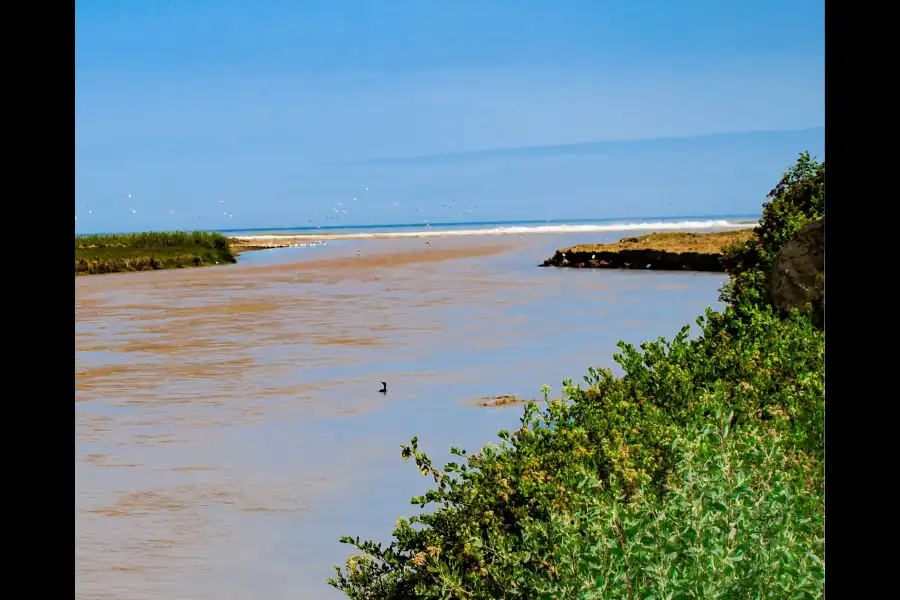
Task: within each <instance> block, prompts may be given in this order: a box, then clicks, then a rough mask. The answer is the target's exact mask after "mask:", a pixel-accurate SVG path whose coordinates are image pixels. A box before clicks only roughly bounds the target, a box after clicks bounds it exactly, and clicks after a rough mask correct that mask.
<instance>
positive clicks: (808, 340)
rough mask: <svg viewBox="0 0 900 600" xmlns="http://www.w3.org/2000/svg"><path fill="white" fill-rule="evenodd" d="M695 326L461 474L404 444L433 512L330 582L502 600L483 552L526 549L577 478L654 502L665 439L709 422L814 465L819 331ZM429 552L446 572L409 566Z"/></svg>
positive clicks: (727, 319) (535, 417) (565, 507)
mask: <svg viewBox="0 0 900 600" xmlns="http://www.w3.org/2000/svg"><path fill="white" fill-rule="evenodd" d="M700 323H701V326H702V327H703V334H702V335H701V336H699V337H698V338H697V339H695V340H689V339H688V337H687V328H685V329H684V330H682V331H681V332H680V333H679V334H678V335H677V336H676V337H675V338H674V339H673V340H672V341H666V340H659V341H656V342H648V343H645V344H643V345H642V346H641V349H640V350H638V349H637V348H634V347H633V346H630V345H627V344H620V346H621V348H622V354H621V355H617V356H616V360H617V361H618V362H619V364H620V365H621V366H622V368H623V369H624V371H625V375H624V376H622V377H614V376H612V375H611V373H610V372H609V371H603V370H601V371H596V370H591V372H590V374H589V375H588V376H587V377H586V378H585V383H586V384H587V387H586V388H584V389H582V388H580V387H575V386H572V385H571V383H570V382H566V385H565V387H564V390H563V400H562V401H556V402H554V401H548V405H547V408H546V409H545V410H544V411H539V410H538V408H537V406H536V405H534V404H529V405H528V406H526V408H525V414H524V415H523V417H522V419H521V427H520V428H519V429H518V430H517V431H515V432H513V433H510V432H506V431H501V432H500V434H499V437H500V439H501V444H500V445H499V446H496V447H495V446H491V445H488V446H486V447H485V448H483V449H482V450H481V452H479V453H477V454H474V455H471V456H470V455H467V454H466V452H465V451H463V450H459V449H453V450H452V452H453V454H455V455H457V456H459V457H461V458H462V459H463V460H464V462H463V464H454V463H451V464H448V465H447V466H445V468H444V470H443V471H441V470H438V469H436V468H435V467H434V466H433V465H432V464H431V462H430V460H429V459H428V457H427V455H425V454H423V453H421V452H419V450H418V445H417V440H416V439H413V441H412V443H411V444H410V446H407V447H404V449H403V456H404V458H410V457H413V458H415V460H416V464H417V467H418V468H419V470H420V471H421V472H422V473H423V474H425V475H430V476H432V477H433V479H434V481H435V482H436V483H437V487H436V489H432V490H429V491H427V492H426V493H425V494H424V495H423V496H421V497H418V498H413V499H412V503H413V504H419V505H420V507H422V508H424V507H425V506H426V505H433V507H434V510H433V511H432V512H429V513H425V514H421V515H419V516H416V517H412V518H411V519H409V520H401V521H400V522H399V523H398V526H397V528H396V529H395V531H394V538H395V539H394V541H393V542H392V543H391V544H390V545H389V546H388V547H386V548H384V547H382V546H380V545H376V544H373V543H371V542H360V541H359V540H358V539H355V540H352V539H350V538H344V539H342V541H343V542H345V543H350V544H353V545H355V546H356V547H357V548H358V549H359V550H360V551H362V553H363V556H362V557H352V558H351V559H350V561H348V563H347V570H346V574H344V573H342V572H341V571H340V570H338V578H337V579H333V580H331V583H332V585H335V586H336V587H338V588H339V589H342V590H343V591H344V592H346V593H347V595H348V597H350V598H408V597H422V598H430V597H435V598H437V597H452V598H463V597H479V598H499V597H504V593H506V592H508V590H507V587H508V585H509V584H510V580H508V579H504V578H502V577H500V575H499V574H498V573H499V571H498V570H497V569H500V570H503V569H505V568H506V567H505V566H502V565H501V566H497V565H495V564H494V561H495V557H496V553H487V552H485V551H484V550H483V548H484V547H485V546H486V545H491V547H502V548H503V549H504V551H505V552H511V553H516V552H522V551H524V549H523V548H524V546H523V544H525V541H524V540H525V537H524V536H525V531H526V530H527V528H528V527H532V526H534V523H545V524H547V523H550V522H551V520H552V518H553V515H554V514H558V513H560V512H563V513H570V512H571V511H573V510H575V508H576V507H577V506H578V505H579V504H578V503H579V502H583V501H584V499H583V498H582V496H583V492H582V491H581V488H580V487H579V485H578V484H577V483H576V482H580V481H581V480H583V479H584V477H586V476H587V477H590V478H592V480H594V481H596V482H597V483H598V485H600V486H605V487H607V488H609V489H613V490H616V491H617V493H618V494H620V495H621V496H622V497H624V498H626V499H627V500H628V501H630V502H634V501H646V502H663V501H664V499H665V498H666V494H668V493H670V492H671V488H670V486H669V481H670V476H671V473H672V470H673V468H675V466H676V465H677V464H678V460H679V456H678V452H677V451H676V449H675V447H673V442H674V441H675V440H677V439H679V436H680V435H681V434H682V432H683V431H684V429H685V427H688V426H689V425H690V424H691V423H694V422H695V421H696V419H697V418H704V416H706V417H708V416H709V415H712V414H715V413H716V412H718V413H722V412H727V413H733V415H734V416H733V418H732V420H731V421H730V422H729V427H737V428H738V429H741V428H742V427H744V426H745V425H747V426H752V427H762V426H763V425H765V426H766V427H767V428H769V429H770V430H772V431H773V432H774V433H773V435H778V436H780V439H781V442H780V444H781V446H782V447H785V448H788V449H790V451H791V452H794V453H801V454H803V455H809V456H813V457H814V456H818V455H820V454H821V453H822V439H823V436H822V424H823V416H824V384H823V381H822V378H821V372H822V368H823V359H824V336H823V334H822V333H820V332H817V331H816V330H815V329H814V328H813V327H812V326H811V325H810V323H809V321H808V319H806V318H805V317H803V316H801V315H799V314H796V313H795V314H794V315H792V316H791V317H790V318H788V319H786V320H782V319H780V318H778V317H777V316H776V315H774V314H772V313H771V311H765V312H758V313H756V314H755V317H754V318H753V320H751V321H750V322H747V321H745V320H743V319H739V318H737V317H736V316H735V314H734V312H733V311H726V312H725V313H724V314H716V313H712V312H709V313H708V314H707V317H706V319H701V320H700ZM817 373H818V375H817ZM545 393H546V392H545ZM438 548H439V549H440V555H441V557H443V558H442V559H441V560H442V561H445V562H442V563H441V564H442V565H443V566H442V567H441V569H439V570H437V571H435V570H434V569H431V568H430V567H428V568H426V565H431V564H432V563H428V562H427V561H426V562H425V563H422V564H418V563H421V561H422V560H423V558H424V557H429V556H431V555H432V554H434V553H435V552H437V550H435V549H438ZM429 549H431V550H429ZM432 566H433V565H432ZM485 573H495V576H491V577H487V576H486V575H485ZM447 590H450V591H451V592H452V593H451V594H450V595H449V596H442V595H441V594H443V593H444V592H445V591H447ZM453 590H455V591H453ZM506 597H509V596H508V595H507V596H506ZM522 597H526V596H522Z"/></svg>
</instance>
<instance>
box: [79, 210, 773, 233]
mask: <svg viewBox="0 0 900 600" xmlns="http://www.w3.org/2000/svg"><path fill="white" fill-rule="evenodd" d="M727 218H738V219H751V218H752V219H758V218H759V215H758V214H750V213H746V214H741V213H733V214H700V215H675V216H671V217H664V216H647V217H635V216H630V217H603V218H600V217H571V218H563V219H511V220H497V221H447V222H440V223H428V222H426V223H380V224H361V225H326V226H318V227H317V226H310V225H302V226H297V227H237V228H231V229H185V228H183V229H165V230H164V229H144V230H141V231H107V232H83V233H76V234H75V236H76V237H77V236H83V235H124V234H133V233H148V232H157V233H163V232H166V231H186V232H187V231H191V232H193V231H200V232H204V233H213V232H217V233H235V232H242V231H301V230H304V231H306V230H309V231H317V230H318V231H325V230H328V231H333V230H339V229H384V228H399V227H454V226H459V225H518V224H535V223H553V224H567V223H578V222H581V223H584V222H623V223H638V222H642V223H648V222H654V221H663V220H666V221H671V220H678V219H680V220H683V221H686V220H698V219H707V220H713V219H727Z"/></svg>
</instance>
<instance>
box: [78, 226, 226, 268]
mask: <svg viewBox="0 0 900 600" xmlns="http://www.w3.org/2000/svg"><path fill="white" fill-rule="evenodd" d="M236 261H237V259H236V258H235V254H234V252H233V251H232V248H231V242H230V240H229V239H228V238H227V237H225V236H224V235H222V234H220V233H209V232H204V231H194V232H186V231H174V232H147V233H129V234H108V235H87V236H78V237H76V238H75V274H76V275H96V274H101V273H120V272H129V271H153V270H157V269H180V268H187V267H203V266H209V265H217V264H228V263H234V262H236Z"/></svg>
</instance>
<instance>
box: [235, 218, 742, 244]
mask: <svg viewBox="0 0 900 600" xmlns="http://www.w3.org/2000/svg"><path fill="white" fill-rule="evenodd" d="M750 223H751V222H750V221H744V220H734V221H728V220H725V219H703V220H691V221H643V222H612V223H555V224H547V225H538V224H534V225H530V226H494V227H474V226H471V225H470V226H469V227H467V228H462V229H440V228H438V226H423V228H422V229H417V230H414V231H372V232H361V233H313V232H310V233H280V234H273V233H267V234H257V235H242V236H235V237H232V238H231V244H232V246H233V247H234V248H235V250H236V251H238V252H247V251H252V250H264V249H269V248H287V247H298V246H309V245H315V244H320V243H323V242H326V241H336V240H374V239H402V238H449V237H471V236H494V235H537V234H562V233H569V234H575V233H579V234H592V233H613V232H622V233H625V232H630V231H656V232H659V231H697V230H713V231H715V230H719V231H721V230H725V231H730V230H735V229H742V228H745V227H747V225H749V224H750Z"/></svg>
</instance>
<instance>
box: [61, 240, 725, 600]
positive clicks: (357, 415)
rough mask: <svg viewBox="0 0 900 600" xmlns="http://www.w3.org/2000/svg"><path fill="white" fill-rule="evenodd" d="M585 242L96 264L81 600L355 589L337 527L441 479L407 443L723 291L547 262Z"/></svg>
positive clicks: (322, 250)
mask: <svg viewBox="0 0 900 600" xmlns="http://www.w3.org/2000/svg"><path fill="white" fill-rule="evenodd" d="M623 235H624V234H623V233H621V232H619V233H616V234H610V235H609V236H603V235H592V236H591V238H592V239H591V240H589V241H591V242H598V243H602V242H606V241H614V240H615V239H618V238H620V237H622V236H623ZM583 238H584V235H583V234H582V235H581V236H574V237H573V236H572V235H570V234H567V235H557V234H553V235H549V234H548V235H526V236H521V237H517V236H502V237H497V238H489V237H480V238H472V239H465V238H463V239H459V238H457V239H444V238H439V239H431V240H429V241H428V242H427V243H426V242H425V241H424V240H421V239H404V240H372V241H366V242H353V243H347V244H344V245H341V244H340V243H337V242H336V243H334V244H329V245H326V246H323V247H315V248H285V249H278V250H266V251H261V252H252V253H246V254H244V255H242V256H241V260H240V261H239V263H238V264H237V265H231V266H223V267H209V268H203V269H188V270H173V271H157V272H147V273H133V274H116V275H102V276H91V277H78V278H76V279H75V440H76V441H75V573H76V581H75V595H76V597H77V598H82V599H85V600H88V599H91V600H101V599H106V598H127V599H141V600H142V599H150V598H153V599H157V598H159V599H163V598H165V599H182V598H183V599H201V598H202V599H206V598H210V599H242V600H243V599H250V598H253V599H256V598H266V599H270V600H280V599H288V598H290V599H298V598H299V599H304V598H310V599H318V598H340V597H341V595H340V594H339V593H338V592H337V591H336V590H333V589H332V588H330V587H329V586H327V585H326V584H325V579H326V578H327V577H329V576H331V575H332V574H333V569H332V565H333V564H335V563H338V564H341V565H343V562H344V559H345V558H346V556H347V555H348V553H349V552H350V548H349V547H347V546H342V545H341V544H339V543H338V542H337V540H338V538H339V537H340V536H341V535H353V536H356V535H359V536H361V537H363V538H369V539H376V540H378V541H389V536H390V532H391V530H392V528H393V525H394V523H395V521H396V519H397V517H399V516H401V515H411V514H415V513H416V512H417V511H418V507H417V506H411V505H409V498H410V497H411V496H413V495H416V494H420V493H422V492H423V491H424V490H425V489H427V485H428V480H425V479H423V478H422V477H421V475H419V474H418V473H417V472H416V470H415V467H414V466H411V465H410V464H409V463H404V462H402V461H401V460H400V456H399V449H400V444H401V443H403V442H406V441H408V440H409V438H410V437H412V436H414V435H418V436H419V438H420V446H421V447H422V448H423V450H425V451H426V452H428V453H429V455H430V456H431V457H432V458H434V459H436V462H440V461H443V460H445V459H447V458H449V454H448V452H447V450H448V448H449V447H450V446H452V445H457V446H463V447H467V448H469V449H474V448H476V447H480V446H481V445H483V444H484V443H486V442H490V441H493V440H495V439H496V435H495V434H496V432H497V431H498V430H500V429H504V428H512V427H514V426H515V425H516V423H517V422H518V418H519V415H520V414H521V408H520V407H516V406H508V407H502V408H498V407H491V408H488V407H484V406H480V405H479V402H480V399H481V398H483V397H485V396H495V395H501V394H517V395H519V396H520V397H522V398H537V397H539V396H540V388H541V386H542V385H543V384H549V385H551V386H552V387H553V388H554V389H557V390H558V388H559V384H560V382H561V381H562V380H563V379H566V378H571V379H573V380H574V381H576V382H578V381H581V378H582V376H583V375H584V374H585V373H586V370H587V367H588V366H603V367H612V366H613V361H612V355H613V353H615V352H616V342H617V341H618V340H620V339H624V340H626V341H629V342H633V343H637V342H640V341H642V340H646V339H652V338H656V337H657V336H661V335H662V336H672V335H673V334H674V333H676V332H677V331H678V329H679V328H680V327H681V326H682V325H684V324H687V323H693V322H694V321H695V319H696V317H697V316H698V315H700V314H701V313H702V311H703V309H704V308H705V307H706V306H716V305H717V300H716V298H717V289H718V288H719V287H720V286H721V284H722V283H723V281H724V276H723V275H717V274H698V273H664V272H659V271H612V270H576V269H554V268H537V267H536V265H537V264H539V263H540V262H541V261H542V260H543V259H544V258H546V257H548V256H550V255H552V253H553V251H554V250H555V249H556V248H558V247H561V246H568V245H572V244H575V243H579V242H584V241H585V240H584V239H583ZM607 238H608V239H607ZM357 252H360V255H359V256H357ZM381 381H387V382H388V394H387V395H386V396H384V395H382V394H379V393H378V389H379V388H380V383H379V382H381Z"/></svg>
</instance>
